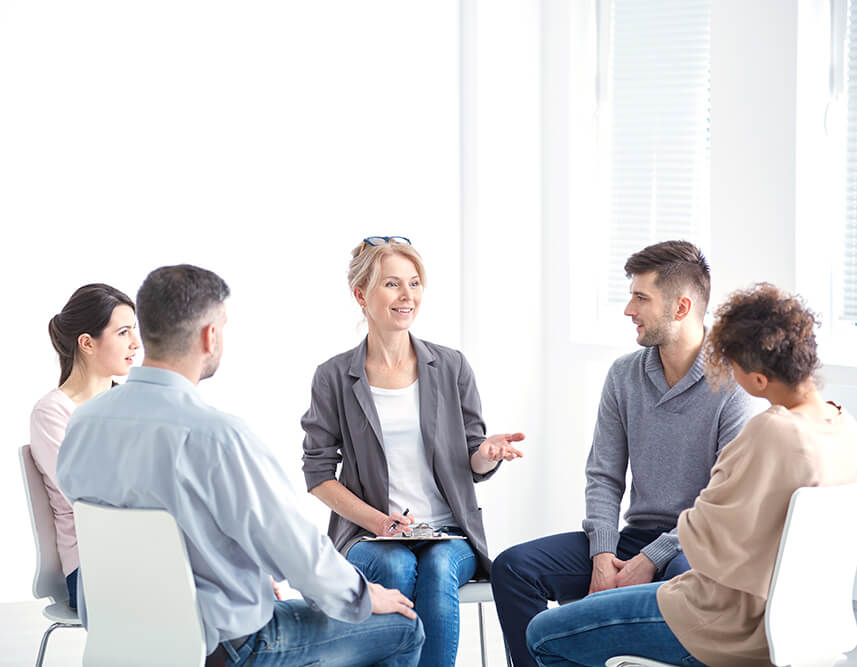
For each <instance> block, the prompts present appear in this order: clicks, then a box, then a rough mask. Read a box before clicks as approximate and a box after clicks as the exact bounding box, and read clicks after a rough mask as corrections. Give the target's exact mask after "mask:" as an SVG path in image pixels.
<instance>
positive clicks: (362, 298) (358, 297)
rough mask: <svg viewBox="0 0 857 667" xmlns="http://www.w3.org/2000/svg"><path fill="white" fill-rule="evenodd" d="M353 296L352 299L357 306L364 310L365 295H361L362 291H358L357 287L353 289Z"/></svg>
mask: <svg viewBox="0 0 857 667" xmlns="http://www.w3.org/2000/svg"><path fill="white" fill-rule="evenodd" d="M353 294H354V298H355V299H356V301H357V303H358V304H359V306H360V307H361V308H365V307H366V295H365V294H363V290H362V289H360V288H359V287H355V288H354V292H353Z"/></svg>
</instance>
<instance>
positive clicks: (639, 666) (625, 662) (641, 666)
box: [604, 655, 677, 667]
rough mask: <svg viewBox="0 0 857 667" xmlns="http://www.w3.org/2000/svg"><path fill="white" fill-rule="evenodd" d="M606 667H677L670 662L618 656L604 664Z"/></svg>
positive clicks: (633, 656)
mask: <svg viewBox="0 0 857 667" xmlns="http://www.w3.org/2000/svg"><path fill="white" fill-rule="evenodd" d="M604 667H677V666H676V665H671V664H670V663H668V662H658V661H657V660H650V659H649V658H639V657H637V656H635V655H617V656H616V657H615V658H610V659H608V660H607V662H605V663H604Z"/></svg>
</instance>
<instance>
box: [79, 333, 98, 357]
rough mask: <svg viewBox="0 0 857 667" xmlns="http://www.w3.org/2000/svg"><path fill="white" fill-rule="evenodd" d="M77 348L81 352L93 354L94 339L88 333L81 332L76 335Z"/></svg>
mask: <svg viewBox="0 0 857 667" xmlns="http://www.w3.org/2000/svg"><path fill="white" fill-rule="evenodd" d="M77 348H78V349H79V350H80V353H81V354H85V355H88V356H89V355H92V354H95V339H94V338H93V337H92V336H90V335H89V334H88V333H82V334H80V335H79V336H78V337H77Z"/></svg>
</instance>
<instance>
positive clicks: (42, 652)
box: [36, 623, 82, 667]
mask: <svg viewBox="0 0 857 667" xmlns="http://www.w3.org/2000/svg"><path fill="white" fill-rule="evenodd" d="M80 627H82V626H80V625H77V624H73V623H53V624H52V625H51V626H50V627H49V628H48V629H47V630H45V634H43V635H42V643H41V644H40V645H39V655H38V656H36V667H42V662H43V661H44V659H45V649H47V647H48V637H50V636H51V633H52V632H53V631H54V630H56V629H57V628H80Z"/></svg>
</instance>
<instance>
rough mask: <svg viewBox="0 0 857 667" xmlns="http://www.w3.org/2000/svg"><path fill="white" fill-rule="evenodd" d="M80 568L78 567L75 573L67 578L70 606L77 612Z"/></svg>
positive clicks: (66, 584) (66, 585)
mask: <svg viewBox="0 0 857 667" xmlns="http://www.w3.org/2000/svg"><path fill="white" fill-rule="evenodd" d="M78 572H80V568H79V567H76V568H75V569H74V572H72V573H71V574H69V575H68V576H67V577H66V578H65V587H66V589H67V590H68V606H69V607H71V608H72V609H74V610H75V611H77V573H78Z"/></svg>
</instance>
